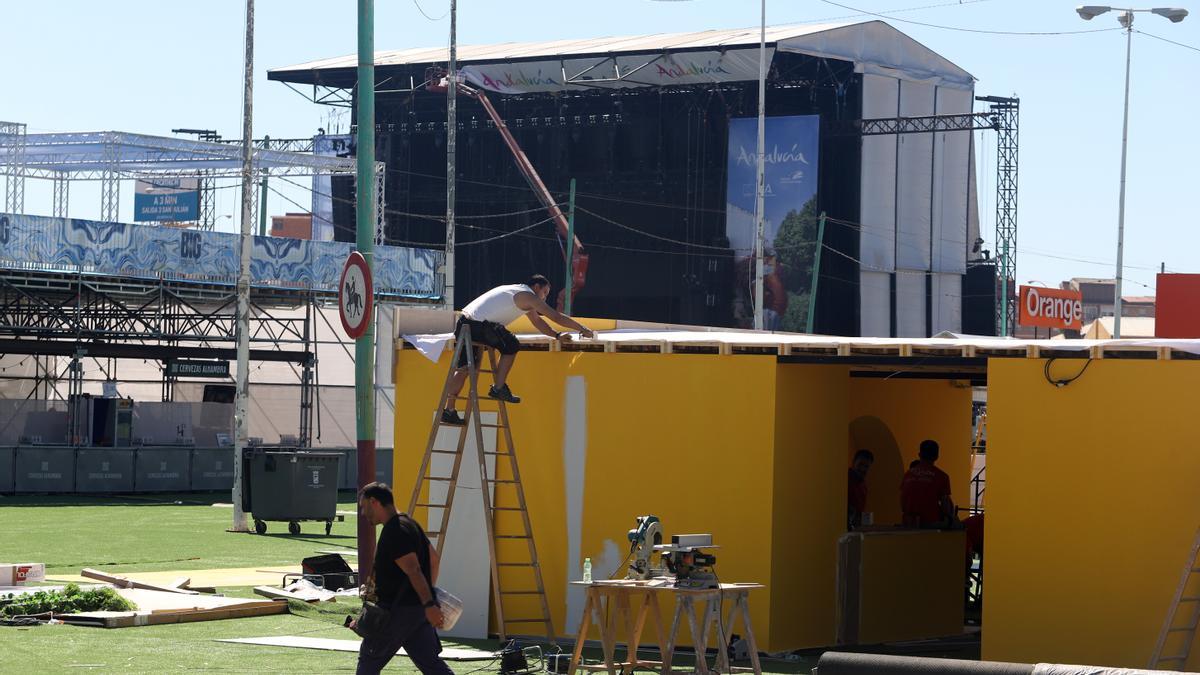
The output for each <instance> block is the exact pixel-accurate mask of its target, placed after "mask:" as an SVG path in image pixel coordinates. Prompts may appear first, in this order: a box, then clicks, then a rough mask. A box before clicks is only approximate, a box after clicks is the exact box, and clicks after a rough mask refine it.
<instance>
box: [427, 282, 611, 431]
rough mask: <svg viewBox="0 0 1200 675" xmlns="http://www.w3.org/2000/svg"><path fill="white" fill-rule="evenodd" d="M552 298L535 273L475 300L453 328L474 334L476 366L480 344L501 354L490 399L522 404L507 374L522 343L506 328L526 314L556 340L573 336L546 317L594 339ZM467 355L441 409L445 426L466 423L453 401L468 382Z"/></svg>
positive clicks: (541, 329)
mask: <svg viewBox="0 0 1200 675" xmlns="http://www.w3.org/2000/svg"><path fill="white" fill-rule="evenodd" d="M549 295H550V281H549V280H548V279H546V277H544V276H542V275H540V274H535V275H533V276H531V277H529V279H528V280H527V281H526V282H525V283H523V284H508V285H505V286H497V287H495V288H493V289H492V290H490V291H488V292H487V293H484V294H483V295H481V296H479V297H478V298H475V299H474V300H472V301H471V303H470V304H468V305H467V306H466V307H464V308H463V310H462V316H461V317H460V318H459V320H458V325H456V326H455V327H454V335H455V337H457V336H458V335H460V334H461V332H462V329H463V326H467V327H469V328H470V331H471V342H472V344H474V345H476V349H475V363H476V364H478V363H479V362H480V357H481V354H480V351H479V347H478V346H479V345H485V346H488V347H492V348H494V349H496V350H497V351H498V352H500V362H499V363H498V364H497V365H496V372H495V373H494V377H493V380H494V384H493V385H492V386H491V387H490V388H489V389H488V396H489V397H490V398H494V399H499V400H501V401H506V402H508V403H520V402H521V399H520V397H518V396H514V395H513V393H512V390H511V389H509V388H508V383H507V379H508V373H509V372H510V371H511V370H512V366H513V361H515V360H516V358H517V352H518V351H520V349H521V343H520V342H519V341H518V340H517V338H516V336H515V335H513V334H512V333H510V332H509V330H508V328H506V326H507V325H508V324H510V323H512V322H513V321H515V320H516V319H517V317H519V316H521V315H522V314H524V315H525V316H527V317H529V322H530V323H532V324H533V327H534V328H536V329H538V330H539V331H540V332H541V333H542V334H544V335H547V336H549V337H552V338H554V339H556V340H560V341H566V340H569V339H570V337H569V336H568V335H567V334H566V333H559V332H558V331H556V330H554V329H553V328H551V327H550V325H549V324H548V323H546V321H545V319H543V318H542V317H543V316H544V317H546V318H548V319H550V320H551V321H553V322H555V323H557V324H559V325H562V326H566V327H568V328H574V329H575V330H577V331H579V334H580V335H582V336H583V337H585V338H591V337H594V336H595V333H593V332H592V331H591V330H589V329H588V328H587V327H586V326H584V325H583V324H581V323H579V322H578V321H576V320H575V319H572V318H571V317H569V316H567V315H566V314H563V313H562V312H560V311H558V310H556V309H554V308H553V307H551V306H550V305H547V304H546V298H547V297H549ZM467 375H468V372H467V353H466V352H465V351H464V352H462V355H461V356H460V357H459V360H458V370H457V371H456V372H455V373H454V377H453V378H452V379H451V381H450V387H449V391H448V392H447V397H446V401H445V404H444V406H443V408H442V423H443V424H456V425H461V424H464V423H465V422H466V421H465V420H464V419H463V418H462V417H460V416H459V414H458V411H457V410H456V409H455V405H454V401H455V399H456V398H457V397H458V395H459V394H460V393H461V392H462V388H463V385H465V384H466V382H467Z"/></svg>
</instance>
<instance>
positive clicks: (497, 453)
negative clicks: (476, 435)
mask: <svg viewBox="0 0 1200 675" xmlns="http://www.w3.org/2000/svg"><path fill="white" fill-rule="evenodd" d="M483 454H485V455H496V456H498V457H507V456H509V455H511V454H512V453H511V452H492V451H490V450H484V451H483Z"/></svg>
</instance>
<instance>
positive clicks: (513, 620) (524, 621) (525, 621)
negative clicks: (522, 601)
mask: <svg viewBox="0 0 1200 675" xmlns="http://www.w3.org/2000/svg"><path fill="white" fill-rule="evenodd" d="M547 621H549V619H545V618H543V619H505V620H504V623H546V622H547Z"/></svg>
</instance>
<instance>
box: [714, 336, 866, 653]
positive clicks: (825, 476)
mask: <svg viewBox="0 0 1200 675" xmlns="http://www.w3.org/2000/svg"><path fill="white" fill-rule="evenodd" d="M738 358H741V357H738ZM848 380H849V378H848V371H847V369H846V368H845V367H844V366H816V365H799V364H794V365H780V366H778V374H777V376H776V385H775V397H776V398H775V469H774V503H773V513H772V517H773V527H772V530H771V542H770V550H771V568H772V573H771V587H770V588H769V589H768V590H769V591H770V594H771V641H770V646H769V647H768V646H767V645H766V644H765V643H764V642H762V641H761V640H760V642H759V645H760V647H762V648H764V649H768V650H769V651H779V650H783V649H798V648H802V647H817V646H823V645H830V644H833V638H834V614H833V612H834V606H835V602H836V597H835V596H836V586H835V583H836V578H835V573H836V569H837V548H836V546H837V538H838V536H839V535H841V534H842V532H844V531H845V529H846V464H845V456H844V455H843V452H842V449H843V447H844V444H845V438H846V396H847V382H848ZM765 543H766V542H763V543H760V544H758V547H759V548H762V547H763V545H764V544H765Z"/></svg>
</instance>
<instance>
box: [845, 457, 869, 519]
mask: <svg viewBox="0 0 1200 675" xmlns="http://www.w3.org/2000/svg"><path fill="white" fill-rule="evenodd" d="M846 505H847V507H848V508H847V510H848V511H849V515H850V524H851V525H858V524H859V522H860V520H859V519H860V518H861V517H862V513H863V511H866V510H867V481H866V480H865V479H864V478H863V477H862V476H860V475H858V472H857V471H855V470H854V469H850V477H849V478H848V482H847V484H846Z"/></svg>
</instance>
